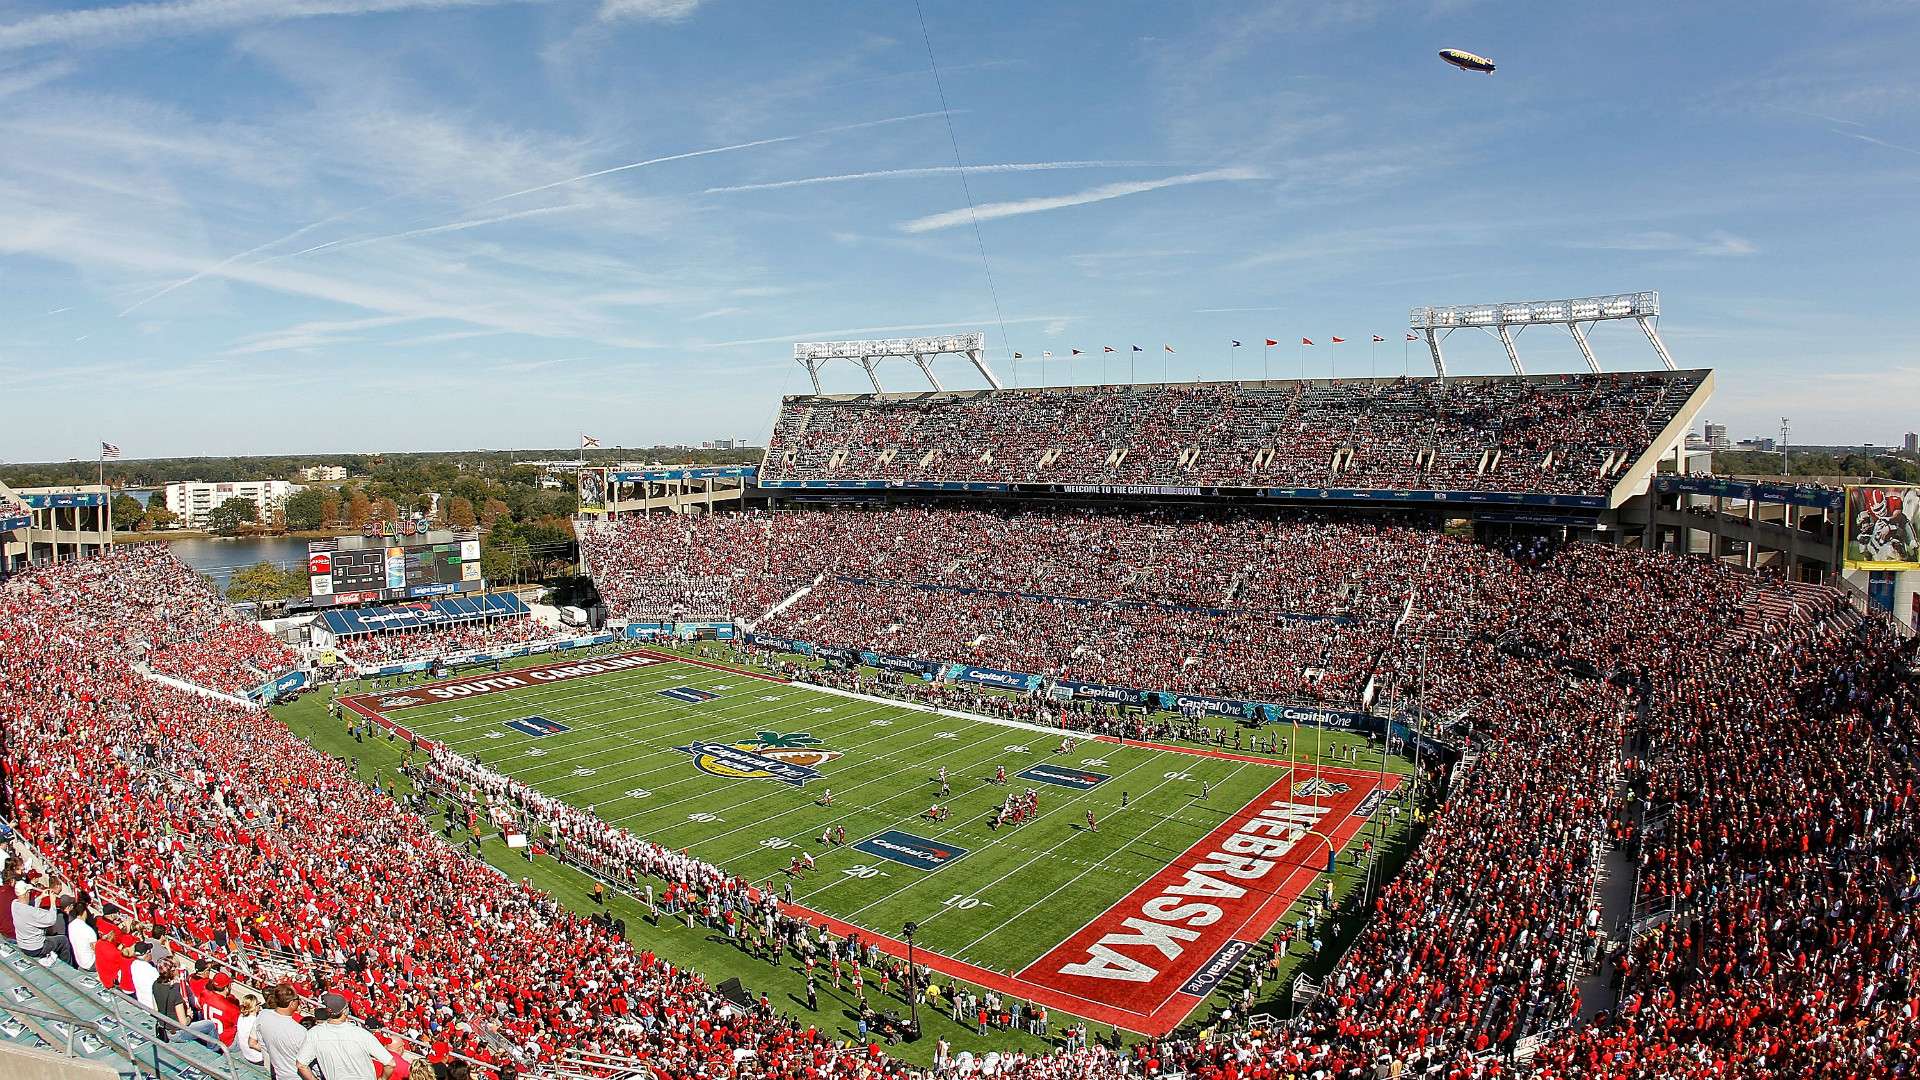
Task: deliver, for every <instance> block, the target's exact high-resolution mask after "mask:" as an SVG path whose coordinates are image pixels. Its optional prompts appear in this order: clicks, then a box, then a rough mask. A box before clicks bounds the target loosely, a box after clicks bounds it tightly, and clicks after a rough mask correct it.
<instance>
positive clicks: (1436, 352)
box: [1427, 326, 1447, 379]
mask: <svg viewBox="0 0 1920 1080" xmlns="http://www.w3.org/2000/svg"><path fill="white" fill-rule="evenodd" d="M1427 350H1428V351H1429V352H1431V353H1433V373H1434V374H1435V375H1438V376H1440V377H1441V378H1443V379H1444V378H1446V377H1447V361H1446V358H1445V357H1443V356H1441V355H1440V338H1439V336H1438V335H1436V334H1435V333H1434V332H1433V327H1431V326H1429V327H1427Z"/></svg>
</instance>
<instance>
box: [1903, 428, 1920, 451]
mask: <svg viewBox="0 0 1920 1080" xmlns="http://www.w3.org/2000/svg"><path fill="white" fill-rule="evenodd" d="M1900 445H1901V447H1902V448H1903V449H1905V450H1906V452H1907V453H1909V454H1913V453H1920V432H1913V431H1909V432H1907V437H1906V438H1905V439H1903V440H1901V442H1900Z"/></svg>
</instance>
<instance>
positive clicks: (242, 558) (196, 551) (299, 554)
mask: <svg viewBox="0 0 1920 1080" xmlns="http://www.w3.org/2000/svg"><path fill="white" fill-rule="evenodd" d="M167 546H168V547H169V548H172V549H173V554H174V556H175V557H176V558H178V559H179V560H180V561H181V562H183V563H186V564H187V565H188V566H191V567H193V568H194V569H195V570H198V571H200V572H201V573H203V574H206V575H207V576H208V577H211V578H212V579H213V580H214V582H215V583H216V584H218V585H219V587H220V590H221V591H222V592H225V591H226V588H227V579H228V578H230V577H232V576H233V572H234V571H235V570H238V569H240V568H241V567H243V566H252V565H253V564H254V563H257V562H270V563H272V564H274V565H275V566H283V567H284V566H305V565H307V541H305V540H294V539H289V538H287V537H284V536H261V537H252V536H250V537H241V538H237V539H233V540H169V541H167Z"/></svg>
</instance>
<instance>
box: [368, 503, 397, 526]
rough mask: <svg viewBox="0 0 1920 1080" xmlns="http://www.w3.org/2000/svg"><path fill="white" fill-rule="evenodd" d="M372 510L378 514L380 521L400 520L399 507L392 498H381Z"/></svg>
mask: <svg viewBox="0 0 1920 1080" xmlns="http://www.w3.org/2000/svg"><path fill="white" fill-rule="evenodd" d="M374 512H375V513H376V514H378V515H379V517H380V520H381V521H399V520H400V507H399V505H398V504H397V503H395V502H394V501H393V500H392V499H381V500H380V502H379V503H378V504H377V505H376V506H375V508H374Z"/></svg>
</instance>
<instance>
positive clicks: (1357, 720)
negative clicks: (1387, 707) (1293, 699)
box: [1260, 705, 1380, 731]
mask: <svg viewBox="0 0 1920 1080" xmlns="http://www.w3.org/2000/svg"><path fill="white" fill-rule="evenodd" d="M1260 715H1261V716H1262V717H1264V718H1265V719H1266V722H1267V723H1269V724H1310V725H1312V726H1314V727H1323V728H1327V729H1329V730H1333V731H1378V730H1379V729H1380V718H1379V717H1377V716H1373V715H1371V714H1369V713H1356V712H1343V711H1341V710H1339V709H1322V708H1318V707H1316V706H1312V705H1262V706H1260Z"/></svg>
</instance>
